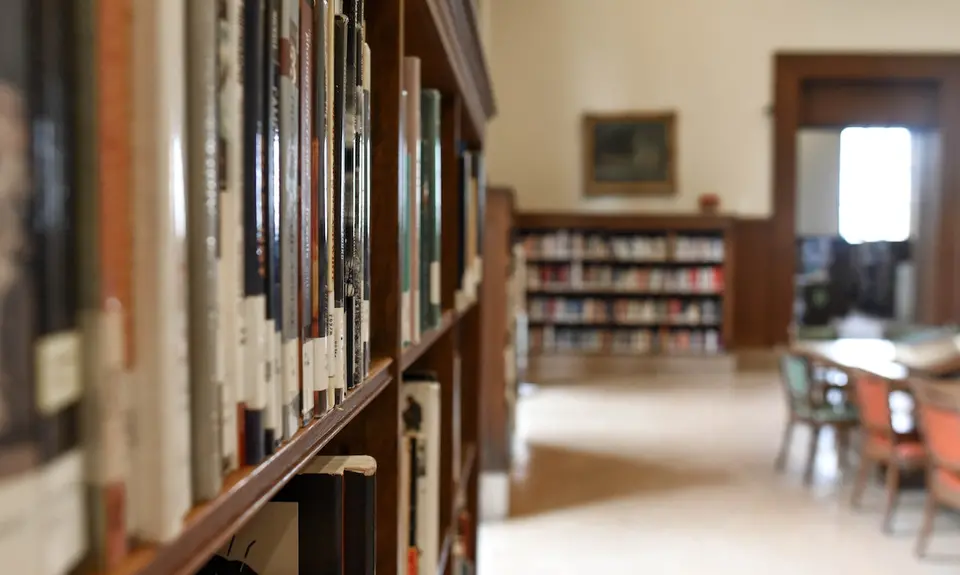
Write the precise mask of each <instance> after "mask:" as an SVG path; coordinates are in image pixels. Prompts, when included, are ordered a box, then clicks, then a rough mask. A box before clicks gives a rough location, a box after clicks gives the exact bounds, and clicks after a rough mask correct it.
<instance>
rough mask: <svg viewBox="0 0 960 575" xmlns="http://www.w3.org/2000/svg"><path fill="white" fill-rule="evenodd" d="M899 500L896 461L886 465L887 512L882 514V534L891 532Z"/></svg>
mask: <svg viewBox="0 0 960 575" xmlns="http://www.w3.org/2000/svg"><path fill="white" fill-rule="evenodd" d="M899 499H900V466H899V465H897V462H896V461H890V462H889V463H888V464H887V510H886V512H885V513H884V514H883V532H884V533H892V532H893V513H894V511H896V509H897V501H898V500H899Z"/></svg>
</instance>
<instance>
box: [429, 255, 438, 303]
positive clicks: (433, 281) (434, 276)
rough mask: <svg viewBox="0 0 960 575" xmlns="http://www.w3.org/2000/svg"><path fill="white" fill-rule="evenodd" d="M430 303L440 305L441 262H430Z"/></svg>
mask: <svg viewBox="0 0 960 575" xmlns="http://www.w3.org/2000/svg"><path fill="white" fill-rule="evenodd" d="M430 303H431V304H433V305H440V262H430Z"/></svg>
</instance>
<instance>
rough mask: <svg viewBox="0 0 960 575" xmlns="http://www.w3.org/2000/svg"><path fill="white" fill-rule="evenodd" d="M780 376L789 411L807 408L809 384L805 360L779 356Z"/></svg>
mask: <svg viewBox="0 0 960 575" xmlns="http://www.w3.org/2000/svg"><path fill="white" fill-rule="evenodd" d="M780 376H781V380H782V381H783V387H784V391H785V392H786V395H787V404H788V405H789V407H790V409H792V410H796V409H797V408H799V407H804V406H809V405H810V390H811V383H810V366H809V364H808V363H807V360H806V359H804V358H803V357H800V356H798V355H792V354H789V353H785V354H783V355H781V356H780Z"/></svg>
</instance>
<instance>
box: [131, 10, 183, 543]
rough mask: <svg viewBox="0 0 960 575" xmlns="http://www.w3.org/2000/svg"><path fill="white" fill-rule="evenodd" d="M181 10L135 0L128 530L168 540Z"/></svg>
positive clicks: (176, 527) (176, 326)
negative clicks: (132, 359) (132, 366)
mask: <svg viewBox="0 0 960 575" xmlns="http://www.w3.org/2000/svg"><path fill="white" fill-rule="evenodd" d="M185 22H186V14H185V5H184V4H183V3H178V2H162V3H149V2H138V3H135V4H134V6H133V31H134V38H136V42H135V43H134V48H133V94H134V98H133V103H134V106H133V111H134V114H133V133H134V148H133V149H134V150H135V151H136V153H135V154H134V155H133V158H134V179H133V184H134V185H133V189H135V190H137V193H136V194H134V196H133V214H134V234H133V246H134V252H133V253H134V258H133V294H134V295H133V299H134V314H135V317H136V322H135V329H134V331H135V346H136V362H135V381H134V382H133V383H132V386H131V387H132V390H133V410H134V413H133V417H132V421H133V424H134V426H135V432H134V433H133V434H132V435H131V437H132V443H131V471H132V474H131V479H130V481H129V482H128V488H129V490H130V502H131V504H132V507H133V513H132V518H133V521H132V523H131V531H132V533H133V535H134V536H136V537H137V538H139V539H141V540H145V541H168V540H170V539H172V538H174V537H175V536H176V535H177V534H178V533H179V532H180V530H181V528H182V522H183V517H184V515H185V514H186V512H187V511H188V510H189V508H190V504H191V498H192V490H191V480H190V468H191V465H190V441H189V429H190V418H189V408H188V407H187V406H188V405H189V402H190V394H189V374H188V361H187V350H188V344H187V294H186V286H187V278H186V277H185V272H186V270H187V253H186V241H187V238H186V229H185V226H184V222H185V221H186V213H185V206H186V204H187V198H186V197H185V193H184V191H185V189H186V181H185V178H184V171H183V169H182V167H183V166H184V164H185V161H186V158H185V157H184V149H183V147H182V145H181V143H182V142H186V141H187V134H186V125H185V121H186V101H185V96H186V86H185V80H186V76H185V74H184V70H183V65H184V62H185V61H186V52H185V48H186V30H185V28H186V26H185Z"/></svg>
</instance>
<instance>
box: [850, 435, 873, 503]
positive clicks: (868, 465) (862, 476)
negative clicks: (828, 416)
mask: <svg viewBox="0 0 960 575" xmlns="http://www.w3.org/2000/svg"><path fill="white" fill-rule="evenodd" d="M872 468H873V461H872V460H871V459H870V458H869V457H867V454H866V450H865V449H864V448H863V443H861V444H860V466H859V467H858V468H857V478H856V481H855V482H854V484H853V495H852V496H851V497H850V505H852V506H853V507H854V508H858V507H860V503H861V501H862V500H863V493H864V491H866V490H867V480H868V479H869V477H870V469H872Z"/></svg>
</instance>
